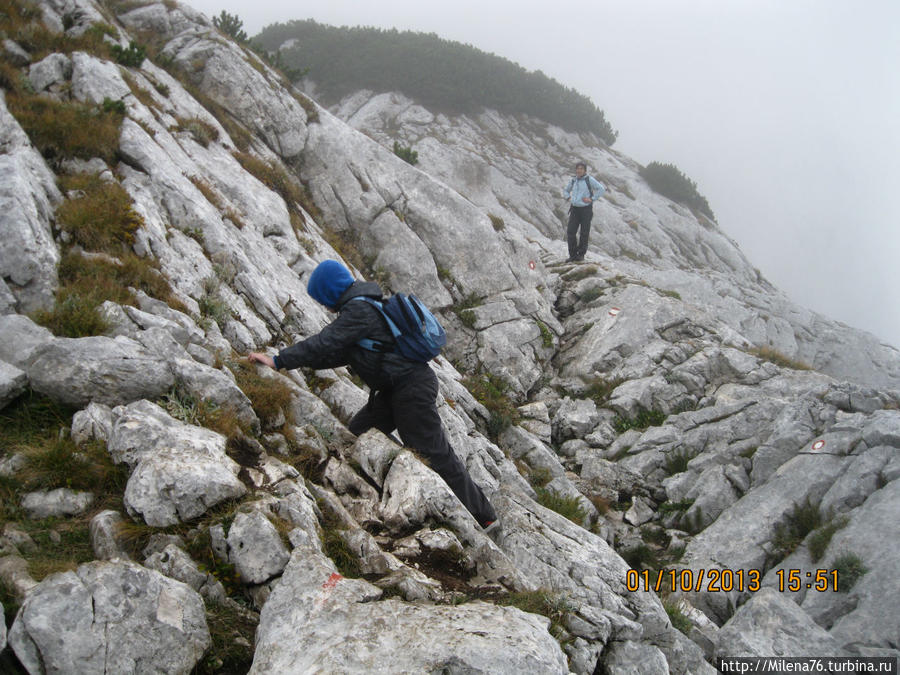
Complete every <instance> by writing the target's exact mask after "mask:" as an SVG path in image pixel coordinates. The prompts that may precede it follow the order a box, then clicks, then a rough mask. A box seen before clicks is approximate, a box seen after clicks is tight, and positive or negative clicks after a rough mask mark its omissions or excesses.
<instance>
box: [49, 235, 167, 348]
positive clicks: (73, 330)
mask: <svg viewBox="0 0 900 675" xmlns="http://www.w3.org/2000/svg"><path fill="white" fill-rule="evenodd" d="M155 264H156V263H155V261H148V260H146V259H144V258H138V257H137V256H136V255H134V254H133V253H131V252H125V253H123V254H121V255H120V256H119V258H118V264H116V262H114V261H111V260H105V259H103V258H93V259H92V258H86V257H84V256H82V255H81V254H79V253H76V252H73V251H66V252H64V253H63V256H62V260H61V261H60V263H59V282H60V287H59V289H58V291H57V293H56V301H55V303H54V306H53V309H51V310H41V311H37V312H35V313H34V314H33V315H32V319H33V320H34V321H35V322H36V323H39V324H40V325H42V326H45V327H47V328H49V329H50V331H51V332H52V333H53V334H54V335H58V336H62V337H87V336H90V335H103V334H105V333H106V332H107V330H109V326H108V324H107V322H106V320H105V319H104V318H103V317H102V315H101V314H100V312H99V310H98V308H99V307H100V305H101V304H103V303H104V302H105V301H107V300H111V301H113V302H116V303H119V304H123V305H134V304H135V300H134V296H133V295H132V293H131V291H129V290H128V288H129V286H131V287H134V288H138V289H140V290H142V291H144V292H145V293H147V294H148V295H150V296H151V297H154V298H157V299H159V300H162V301H164V302H167V303H169V304H170V305H171V304H177V303H176V302H175V301H174V300H173V298H172V296H171V289H170V287H169V284H168V282H167V281H166V280H165V278H164V277H163V276H162V275H161V274H159V272H158V270H157V269H156V268H155V267H154V265H155Z"/></svg>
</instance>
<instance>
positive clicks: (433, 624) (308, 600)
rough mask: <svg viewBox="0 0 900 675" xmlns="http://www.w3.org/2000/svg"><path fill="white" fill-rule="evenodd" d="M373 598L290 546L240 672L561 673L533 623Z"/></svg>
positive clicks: (510, 614) (313, 554)
mask: <svg viewBox="0 0 900 675" xmlns="http://www.w3.org/2000/svg"><path fill="white" fill-rule="evenodd" d="M380 596H381V590H380V589H378V588H377V587H375V586H373V585H371V584H369V583H368V582H365V581H363V580H361V579H346V578H344V577H342V576H341V575H340V574H338V573H337V570H336V569H335V567H334V564H333V563H332V562H331V560H329V559H328V558H326V557H325V556H324V555H322V554H321V552H319V551H318V550H316V548H315V547H314V546H309V547H298V548H297V549H295V551H294V554H293V556H292V557H291V562H290V563H289V564H288V566H287V569H286V570H285V573H284V575H283V576H282V578H281V581H280V582H279V584H278V585H277V586H276V587H275V589H274V590H273V591H272V595H271V596H270V597H269V600H268V602H266V604H265V606H264V607H263V610H262V613H261V614H260V624H259V628H258V629H257V638H256V652H255V656H254V659H253V666H252V668H251V670H250V672H251V673H254V674H262V673H286V672H294V673H299V672H311V671H325V672H449V671H452V672H490V673H516V674H518V673H567V672H568V667H567V665H566V658H565V655H564V654H563V652H562V650H561V649H560V647H559V644H558V643H557V642H556V640H555V639H553V638H552V637H551V636H550V634H549V632H548V631H547V628H548V621H547V619H545V618H543V617H539V616H536V615H533V614H526V613H524V612H522V611H520V610H518V609H515V608H512V607H496V606H494V605H490V604H486V603H483V602H473V603H469V604H465V605H460V606H457V607H452V606H440V605H418V604H409V603H405V602H401V601H400V600H397V599H391V600H387V601H381V602H377V601H376V600H378V598H379V597H380Z"/></svg>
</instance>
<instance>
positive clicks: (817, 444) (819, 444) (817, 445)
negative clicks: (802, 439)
mask: <svg viewBox="0 0 900 675" xmlns="http://www.w3.org/2000/svg"><path fill="white" fill-rule="evenodd" d="M824 447H825V441H823V440H822V439H821V438H820V439H819V440H818V441H816V442H815V443H813V444H812V449H813V450H816V451H819V450H821V449H822V448H824Z"/></svg>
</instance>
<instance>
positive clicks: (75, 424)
mask: <svg viewBox="0 0 900 675" xmlns="http://www.w3.org/2000/svg"><path fill="white" fill-rule="evenodd" d="M112 426H113V414H112V410H111V409H110V407H109V406H106V405H103V404H102V403H90V404H89V405H88V407H87V408H85V409H84V410H79V411H78V412H77V413H75V415H74V416H73V417H72V430H71V435H72V440H73V441H75V444H76V445H78V446H81V445H83V444H84V443H87V442H88V441H93V440H97V441H103V442H106V441H108V440H109V435H110V432H111V431H112Z"/></svg>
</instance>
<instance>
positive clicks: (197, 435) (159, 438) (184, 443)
mask: <svg viewBox="0 0 900 675" xmlns="http://www.w3.org/2000/svg"><path fill="white" fill-rule="evenodd" d="M112 415H113V418H114V420H115V421H114V422H113V425H112V429H111V430H110V432H109V437H108V439H107V447H108V449H109V452H110V454H111V455H112V458H113V460H114V461H115V462H117V463H120V462H124V463H126V464H128V465H129V466H131V467H133V471H132V473H131V476H130V477H129V479H128V484H127V485H126V487H125V497H124V502H125V508H126V509H127V511H128V513H129V515H131V516H132V517H137V516H141V517H142V518H143V519H144V520H145V522H146V523H147V524H148V525H153V526H154V527H165V526H167V525H174V524H176V523H179V522H183V521H186V520H190V519H192V518H196V517H197V516H200V515H202V514H204V513H205V512H206V511H207V510H208V509H209V508H211V507H213V506H215V505H216V504H218V503H220V502H222V501H225V500H226V499H235V498H237V497H240V496H243V495H244V494H245V493H246V491H247V489H246V487H245V486H244V484H243V483H242V482H241V481H240V480H238V478H237V474H238V472H239V471H240V466H239V465H238V464H237V463H236V462H235V461H234V460H233V459H231V458H230V457H229V456H228V455H227V454H226V452H225V437H224V436H222V435H221V434H217V433H216V432H214V431H210V430H209V429H204V428H202V427H196V426H193V425H190V424H183V423H181V422H179V421H178V420H176V419H175V418H173V417H171V416H169V415H168V414H167V413H166V412H165V411H164V410H163V409H162V408H160V407H159V406H157V405H156V404H154V403H150V402H149V401H136V402H134V403H132V404H130V405H128V406H119V407H116V408H115V409H114V410H113V411H112Z"/></svg>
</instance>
